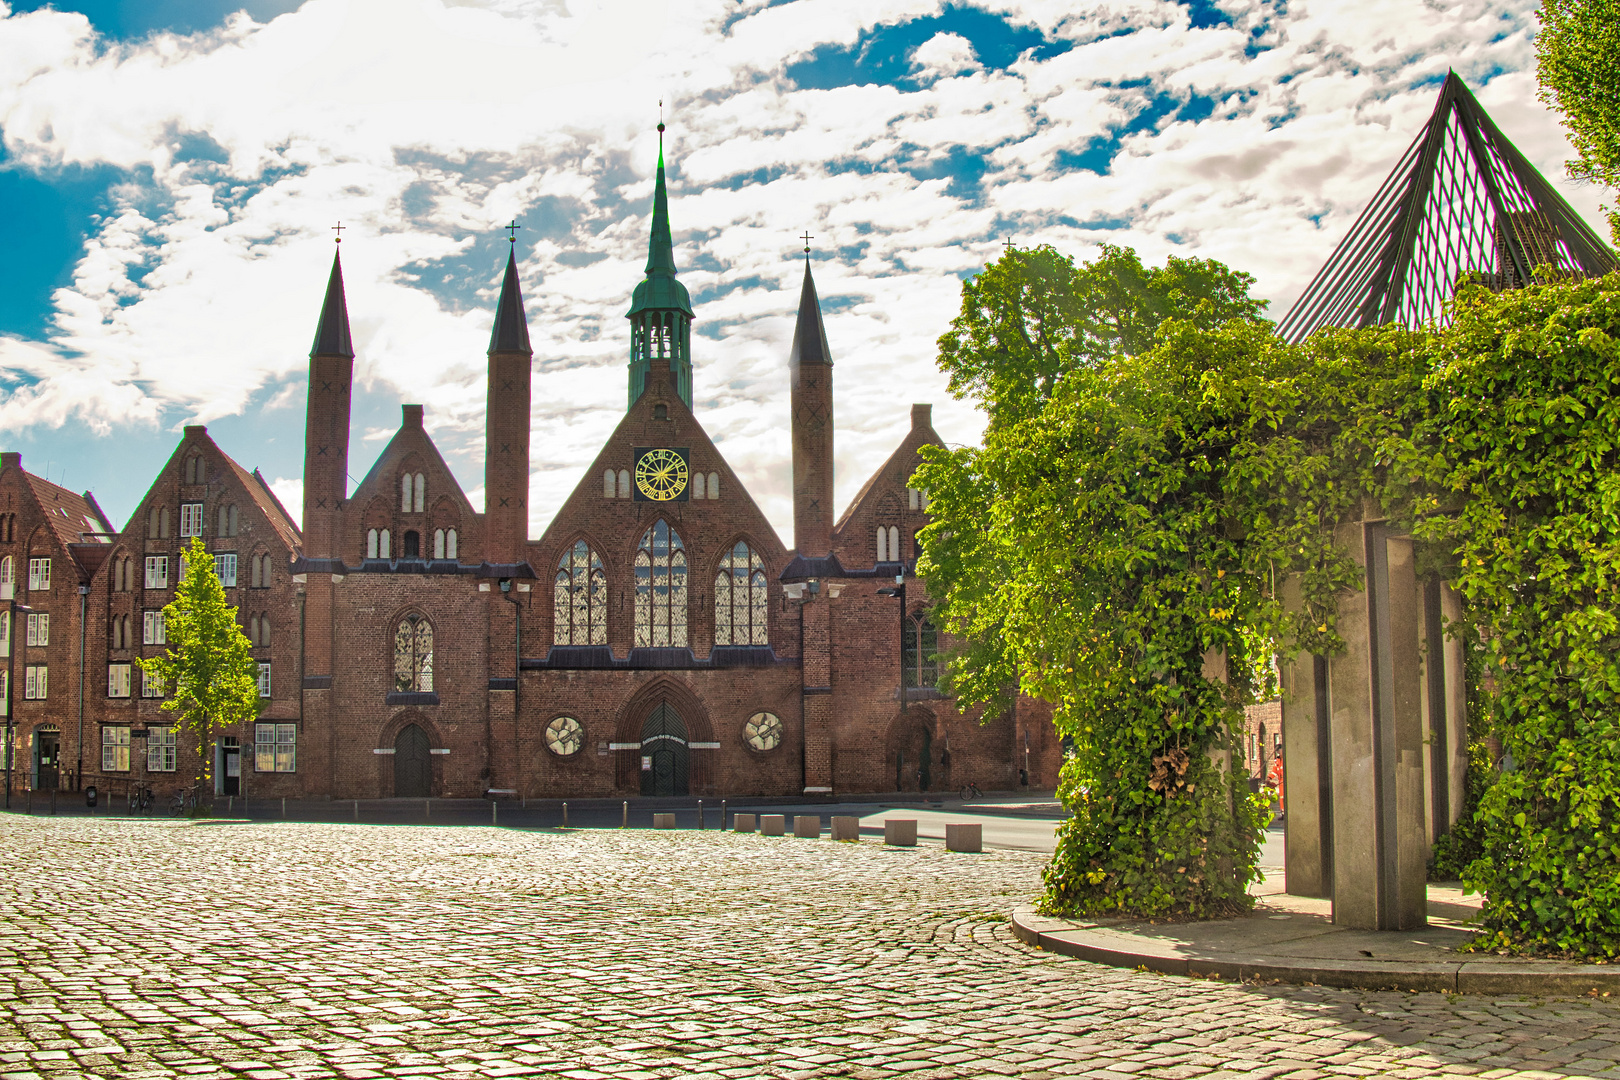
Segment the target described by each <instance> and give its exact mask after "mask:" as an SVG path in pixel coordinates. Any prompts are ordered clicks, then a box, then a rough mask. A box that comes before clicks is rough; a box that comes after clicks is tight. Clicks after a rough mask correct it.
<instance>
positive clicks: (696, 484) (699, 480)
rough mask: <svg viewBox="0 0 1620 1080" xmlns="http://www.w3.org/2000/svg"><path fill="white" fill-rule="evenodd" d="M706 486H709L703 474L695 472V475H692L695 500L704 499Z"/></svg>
mask: <svg viewBox="0 0 1620 1080" xmlns="http://www.w3.org/2000/svg"><path fill="white" fill-rule="evenodd" d="M706 486H707V484H706V483H705V481H704V477H703V474H702V473H700V472H695V473H693V474H692V498H694V499H701V498H703V489H704V488H705V487H706Z"/></svg>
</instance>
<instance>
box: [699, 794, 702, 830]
mask: <svg viewBox="0 0 1620 1080" xmlns="http://www.w3.org/2000/svg"><path fill="white" fill-rule="evenodd" d="M698 828H699V829H701V828H703V800H702V799H699V800H698Z"/></svg>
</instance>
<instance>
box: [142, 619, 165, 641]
mask: <svg viewBox="0 0 1620 1080" xmlns="http://www.w3.org/2000/svg"><path fill="white" fill-rule="evenodd" d="M168 643H169V619H168V616H166V615H164V614H163V612H161V611H144V612H142V613H141V644H142V645H167V644H168Z"/></svg>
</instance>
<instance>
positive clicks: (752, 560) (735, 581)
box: [714, 541, 771, 645]
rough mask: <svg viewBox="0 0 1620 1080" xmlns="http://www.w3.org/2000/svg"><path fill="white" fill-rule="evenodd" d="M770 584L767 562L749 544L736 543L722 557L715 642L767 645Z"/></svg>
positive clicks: (717, 582)
mask: <svg viewBox="0 0 1620 1080" xmlns="http://www.w3.org/2000/svg"><path fill="white" fill-rule="evenodd" d="M770 606H771V605H770V587H769V585H768V584H767V582H766V580H765V562H764V560H762V559H761V558H760V557H759V553H758V552H757V551H754V550H753V549H752V548H750V547H749V546H748V545H747V544H745V543H742V542H741V541H738V543H737V545H736V546H735V547H733V548H732V549H731V550H730V551H728V552H726V553H725V555H724V556H722V557H721V559H720V572H719V573H718V574H716V575H715V577H714V643H715V644H716V645H768V644H770V637H769V634H768V631H767V625H768V623H769V621H770V619H769V616H770Z"/></svg>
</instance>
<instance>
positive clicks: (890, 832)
mask: <svg viewBox="0 0 1620 1080" xmlns="http://www.w3.org/2000/svg"><path fill="white" fill-rule="evenodd" d="M883 842H884V843H885V844H889V845H892V846H893V847H916V846H917V819H916V818H884V819H883Z"/></svg>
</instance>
